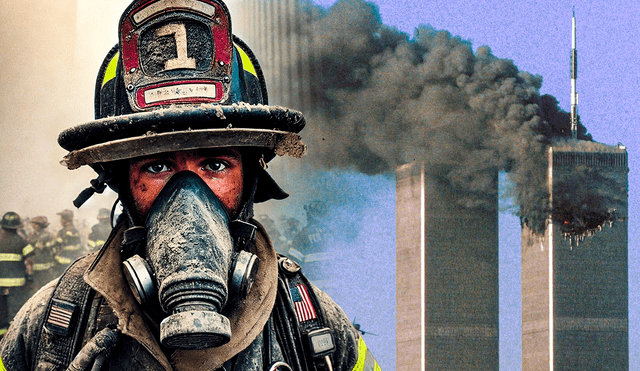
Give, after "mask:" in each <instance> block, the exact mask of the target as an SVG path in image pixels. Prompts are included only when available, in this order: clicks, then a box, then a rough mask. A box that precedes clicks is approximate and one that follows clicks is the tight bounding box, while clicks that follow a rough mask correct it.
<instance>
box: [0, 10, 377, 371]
mask: <svg viewBox="0 0 640 371" xmlns="http://www.w3.org/2000/svg"><path fill="white" fill-rule="evenodd" d="M119 26H120V27H119V30H120V34H119V43H118V45H116V47H114V48H113V49H112V50H111V51H110V52H109V53H108V55H107V57H106V58H105V61H104V63H103V65H102V66H101V68H100V72H99V74H98V79H97V83H96V120H95V121H92V122H89V123H86V124H83V125H80V126H77V127H74V128H71V129H68V130H66V131H64V132H63V133H61V134H60V136H59V138H58V142H59V143H60V145H61V146H62V147H63V148H65V149H66V150H68V151H69V154H68V155H67V156H65V158H64V159H63V164H64V165H66V166H67V167H68V168H69V169H76V168H78V167H80V166H83V165H89V166H91V167H92V168H93V169H94V170H95V171H96V172H97V173H98V177H97V178H96V179H94V180H92V181H91V187H90V188H88V189H86V190H84V191H83V192H82V193H81V194H80V196H79V197H78V198H77V199H76V200H75V201H74V204H75V205H76V206H78V207H79V206H80V205H82V203H83V202H84V201H86V200H87V199H88V198H89V197H91V195H92V194H93V193H95V192H97V193H101V192H102V191H103V190H104V189H105V187H106V186H109V187H111V188H112V189H114V190H115V191H117V192H118V195H119V197H120V201H121V204H122V210H123V213H122V215H121V216H120V217H119V218H118V220H117V225H116V227H115V228H114V229H113V231H112V232H111V234H110V236H109V238H108V239H107V241H106V242H105V244H104V246H103V247H102V249H101V250H100V251H99V252H98V253H96V254H90V255H88V256H85V257H84V258H82V259H79V260H77V261H76V262H75V263H73V264H71V266H69V268H68V269H67V270H66V272H65V273H64V274H63V275H62V277H61V278H60V279H59V281H53V282H51V283H50V284H49V285H47V286H45V288H44V289H42V290H41V291H39V292H38V293H37V294H36V295H35V296H34V297H33V298H32V299H31V300H30V301H29V302H28V303H27V304H26V305H25V306H24V307H23V309H22V310H21V311H20V312H19V313H18V315H17V316H16V319H15V321H14V324H12V326H11V327H10V329H9V330H8V332H7V334H6V336H5V338H4V339H3V340H2V342H1V343H0V358H1V360H2V364H0V366H2V367H4V368H6V369H10V370H17V371H19V370H28V369H34V368H36V369H38V370H64V369H66V368H67V366H69V365H71V367H70V368H69V369H72V370H82V369H92V370H100V369H102V370H167V371H169V370H194V371H195V370H226V371H230V370H238V371H240V370H243V371H250V370H255V371H258V370H265V371H266V370H281V371H284V370H296V371H303V370H309V371H310V370H337V371H352V370H353V371H361V370H367V371H369V370H371V371H373V370H379V367H378V365H377V363H376V362H375V360H374V359H373V357H372V356H371V353H370V352H369V351H368V350H367V347H366V345H365V344H364V342H363V340H362V338H361V337H360V334H359V332H358V331H357V330H356V329H355V328H354V327H353V324H352V323H351V321H350V320H349V318H348V317H347V316H346V315H345V314H344V312H343V311H342V310H341V309H340V307H339V306H338V305H336V304H335V303H334V302H333V301H332V300H331V299H330V298H329V297H328V296H327V295H326V294H324V293H323V292H321V291H320V290H318V289H317V288H315V287H314V286H313V285H311V284H310V283H309V282H308V280H307V279H306V278H305V277H304V276H303V275H302V273H301V272H300V266H299V265H297V264H296V263H295V262H293V261H292V260H290V259H288V258H286V257H284V256H282V255H276V252H275V250H274V248H273V245H272V244H271V242H270V239H269V237H268V236H267V234H266V232H265V230H264V228H263V227H262V226H261V225H260V223H258V222H257V221H256V220H255V219H253V204H254V202H264V201H267V200H270V199H276V200H277V199H283V198H285V197H287V196H288V195H287V194H286V193H285V192H284V191H283V190H282V189H280V187H279V186H278V185H277V184H276V183H275V181H274V180H273V179H272V178H271V176H270V175H269V174H268V173H267V172H266V167H267V166H266V164H267V162H269V161H270V160H271V159H273V158H274V157H275V156H276V155H290V156H293V157H301V156H302V155H304V153H305V151H306V147H305V145H304V144H303V143H302V141H301V138H300V136H299V135H298V134H297V133H298V132H300V131H301V130H302V128H303V127H304V125H305V120H304V117H303V115H302V114H301V113H300V112H297V111H294V110H290V109H287V108H284V107H278V106H269V105H268V98H267V91H266V86H265V83H264V78H263V76H262V72H261V70H260V66H259V65H258V62H257V60H256V58H255V56H254V55H253V53H252V52H251V50H250V49H249V48H248V47H247V45H245V44H244V42H242V40H240V39H239V38H237V37H235V36H234V35H233V34H232V32H231V19H230V16H229V14H228V10H227V7H226V5H225V4H224V3H223V2H221V1H218V0H176V1H166V0H137V1H134V2H133V3H132V4H131V5H130V6H129V7H128V8H127V9H126V10H125V12H124V14H123V16H122V18H121V20H120V25H119ZM41 328H44V330H42V331H40V329H41ZM78 349H80V351H79V352H77V350H78Z"/></svg>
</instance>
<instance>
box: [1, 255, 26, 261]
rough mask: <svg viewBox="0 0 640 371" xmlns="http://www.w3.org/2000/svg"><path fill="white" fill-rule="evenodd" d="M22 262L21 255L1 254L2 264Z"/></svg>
mask: <svg viewBox="0 0 640 371" xmlns="http://www.w3.org/2000/svg"><path fill="white" fill-rule="evenodd" d="M20 261H22V255H20V254H9V253H2V254H0V262H20Z"/></svg>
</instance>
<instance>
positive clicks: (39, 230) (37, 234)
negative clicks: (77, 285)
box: [27, 215, 56, 295]
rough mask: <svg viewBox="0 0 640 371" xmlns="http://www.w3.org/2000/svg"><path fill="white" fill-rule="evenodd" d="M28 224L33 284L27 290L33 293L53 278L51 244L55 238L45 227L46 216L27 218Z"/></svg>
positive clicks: (46, 224) (53, 263)
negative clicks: (29, 228) (29, 226)
mask: <svg viewBox="0 0 640 371" xmlns="http://www.w3.org/2000/svg"><path fill="white" fill-rule="evenodd" d="M29 224H30V225H31V231H32V232H31V233H30V234H29V236H28V238H27V241H28V242H29V246H31V248H33V250H34V253H33V256H32V259H33V266H32V270H33V284H32V285H31V289H30V290H29V291H30V294H31V295H33V294H34V293H35V291H37V290H38V289H39V288H40V287H42V286H44V285H45V284H46V283H48V282H49V281H51V280H52V279H54V278H55V274H54V269H53V268H54V266H55V260H54V257H53V246H54V244H55V242H56V239H55V237H54V235H53V234H52V233H51V232H49V230H48V229H47V227H48V226H49V220H48V219H47V217H46V216H44V215H40V216H36V217H34V218H32V219H30V220H29Z"/></svg>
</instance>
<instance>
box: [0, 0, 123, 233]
mask: <svg viewBox="0 0 640 371" xmlns="http://www.w3.org/2000/svg"><path fill="white" fill-rule="evenodd" d="M128 3H129V2H128V1H121V0H118V1H116V0H110V1H90V0H60V1H53V2H51V1H34V0H30V1H26V2H14V1H8V0H3V1H2V5H1V7H2V11H1V12H0V35H2V36H1V37H0V40H1V41H0V43H1V44H0V50H1V52H0V66H1V67H2V73H1V74H0V88H1V89H2V90H1V91H2V93H1V94H2V95H1V97H2V99H0V174H2V175H1V176H0V213H3V214H4V213H5V212H7V211H15V212H17V213H18V214H20V215H21V216H22V217H34V216H37V215H45V216H47V217H48V219H49V222H50V223H51V224H52V225H51V227H50V229H52V230H55V229H56V228H57V227H58V226H59V221H58V219H59V218H58V216H57V215H56V213H57V212H60V211H62V210H63V209H72V210H74V211H75V214H76V219H77V220H78V222H79V224H82V223H83V221H84V220H86V224H88V225H89V226H90V225H92V224H94V223H96V219H95V218H96V215H97V211H98V209H99V208H100V207H107V208H110V207H111V204H112V203H113V201H114V199H115V195H114V194H113V193H112V192H111V193H109V192H107V195H106V196H105V195H102V196H100V197H95V198H93V199H91V200H89V202H87V204H85V206H83V207H82V209H80V210H77V209H75V208H74V206H73V204H72V201H73V199H74V198H75V197H76V196H77V195H78V193H79V192H80V191H82V189H84V188H86V187H87V186H88V184H89V183H88V181H89V180H90V179H92V178H94V177H95V175H94V172H93V170H91V169H89V168H83V169H80V170H77V171H69V170H67V169H66V168H65V167H63V166H62V165H60V164H59V161H60V160H61V159H62V157H63V156H64V155H65V154H66V151H64V150H63V149H62V148H60V146H58V143H57V137H58V133H60V132H61V131H62V130H64V129H66V128H69V127H71V126H74V125H77V124H80V123H83V122H86V121H89V120H91V119H93V89H94V84H95V78H96V73H97V70H98V67H99V65H100V62H101V61H102V58H104V55H106V53H107V51H108V50H109V49H110V47H111V46H113V45H114V44H115V43H116V41H117V32H116V31H117V22H118V18H119V16H120V13H121V12H122V10H123V9H124V8H125V7H126V5H127V4H128Z"/></svg>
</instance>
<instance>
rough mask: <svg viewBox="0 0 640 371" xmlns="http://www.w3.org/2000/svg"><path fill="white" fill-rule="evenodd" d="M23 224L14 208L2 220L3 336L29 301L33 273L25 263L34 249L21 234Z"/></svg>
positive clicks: (0, 297)
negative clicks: (28, 286) (27, 287)
mask: <svg viewBox="0 0 640 371" xmlns="http://www.w3.org/2000/svg"><path fill="white" fill-rule="evenodd" d="M21 225H22V222H21V221H20V216H19V215H18V214H16V213H14V212H13V211H9V212H8V213H6V214H4V215H3V216H2V220H1V221H0V226H1V227H2V229H1V230H0V336H2V335H4V333H5V332H6V331H7V328H8V327H9V322H11V319H12V318H13V316H14V315H15V314H16V312H17V311H18V309H19V308H20V306H21V305H22V304H23V303H24V302H25V299H24V296H25V292H24V291H25V284H26V283H27V275H28V274H29V272H30V267H29V270H27V266H26V265H25V264H26V263H27V261H26V259H27V258H28V257H29V256H30V255H31V254H32V252H33V248H32V247H31V246H29V245H28V244H27V242H26V241H25V240H24V239H23V238H22V237H21V236H20V235H19V234H18V228H20V226H21Z"/></svg>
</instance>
